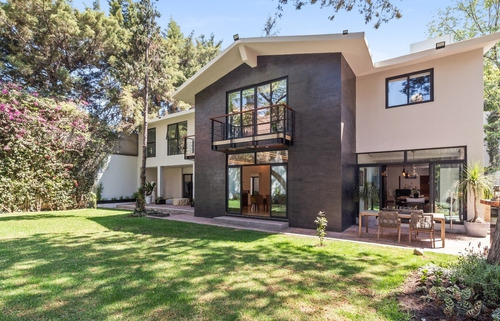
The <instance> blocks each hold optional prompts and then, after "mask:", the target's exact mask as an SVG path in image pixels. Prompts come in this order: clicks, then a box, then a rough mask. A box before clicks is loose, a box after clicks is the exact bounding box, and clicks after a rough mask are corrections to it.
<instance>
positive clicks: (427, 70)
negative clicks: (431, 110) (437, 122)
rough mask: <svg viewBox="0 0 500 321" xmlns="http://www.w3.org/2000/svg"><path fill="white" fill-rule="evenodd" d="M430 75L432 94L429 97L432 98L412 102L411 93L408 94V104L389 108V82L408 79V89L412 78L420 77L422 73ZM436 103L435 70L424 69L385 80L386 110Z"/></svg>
mask: <svg viewBox="0 0 500 321" xmlns="http://www.w3.org/2000/svg"><path fill="white" fill-rule="evenodd" d="M426 72H428V73H429V82H430V93H429V96H430V98H429V99H428V100H424V101H418V102H410V97H411V95H410V92H408V93H407V94H406V104H400V105H394V106H389V82H390V81H391V80H394V79H398V78H406V84H407V85H406V86H407V87H408V84H409V80H410V77H411V76H413V75H418V74H422V73H426ZM433 101H434V68H429V69H423V70H419V71H415V72H410V73H406V74H401V75H397V76H393V77H389V78H386V79H385V108H386V109H390V108H395V107H403V106H411V105H418V104H424V103H429V102H433Z"/></svg>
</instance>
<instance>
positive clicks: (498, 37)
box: [359, 32, 500, 76]
mask: <svg viewBox="0 0 500 321" xmlns="http://www.w3.org/2000/svg"><path fill="white" fill-rule="evenodd" d="M499 41H500V32H496V33H492V34H490V35H487V36H482V37H478V38H473V39H469V40H464V41H460V42H455V43H452V44H446V46H445V48H442V49H435V48H433V49H428V50H424V51H420V52H416V53H412V54H409V55H405V56H400V57H396V58H393V59H389V60H384V61H380V62H376V63H375V64H374V65H375V70H374V71H375V72H379V71H383V70H388V69H393V68H399V67H403V66H407V65H412V64H416V63H421V62H426V61H430V60H435V59H440V58H444V57H447V56H453V55H457V54H461V53H465V52H469V51H474V50H479V49H481V50H482V52H483V55H484V54H485V53H486V52H488V50H490V49H491V48H492V47H493V46H495V45H496V44H497V43H498V42H499ZM369 73H371V72H369ZM369 73H367V74H369ZM361 75H363V74H360V75H359V76H361Z"/></svg>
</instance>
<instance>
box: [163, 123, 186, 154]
mask: <svg viewBox="0 0 500 321" xmlns="http://www.w3.org/2000/svg"><path fill="white" fill-rule="evenodd" d="M184 136H187V121H183V122H180V123H176V124H170V125H168V128H167V143H168V147H167V148H168V155H179V154H183V153H184Z"/></svg>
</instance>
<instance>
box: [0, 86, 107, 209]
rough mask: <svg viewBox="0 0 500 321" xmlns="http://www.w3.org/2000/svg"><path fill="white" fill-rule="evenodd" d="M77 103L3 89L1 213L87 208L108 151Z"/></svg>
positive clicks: (102, 132)
mask: <svg viewBox="0 0 500 321" xmlns="http://www.w3.org/2000/svg"><path fill="white" fill-rule="evenodd" d="M110 135H112V133H110V132H109V131H108V130H107V127H106V126H104V125H102V124H100V123H99V122H97V121H96V120H94V119H93V118H91V117H89V116H88V114H87V113H86V112H84V111H82V110H81V109H80V108H79V107H78V106H77V104H76V103H74V102H71V101H59V100H57V99H54V98H42V97H39V96H38V94H37V93H36V92H31V93H30V92H28V91H26V90H23V89H22V88H21V87H19V86H18V85H16V84H10V83H8V84H6V83H3V84H1V85H0V160H1V163H0V212H2V211H7V212H12V211H40V210H42V209H45V208H47V209H66V208H77V207H84V206H86V204H87V201H88V199H89V193H90V192H91V189H92V186H93V185H94V181H95V177H96V175H97V172H98V171H99V169H100V168H101V165H102V162H103V160H104V158H105V157H106V156H107V155H108V153H109V151H110V148H111V147H110V146H109V144H107V143H106V139H108V138H109V136H110Z"/></svg>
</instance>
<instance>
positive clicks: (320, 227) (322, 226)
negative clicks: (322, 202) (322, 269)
mask: <svg viewBox="0 0 500 321" xmlns="http://www.w3.org/2000/svg"><path fill="white" fill-rule="evenodd" d="M314 223H316V226H317V228H316V231H317V235H318V237H319V246H323V240H324V239H325V236H326V225H327V224H328V220H327V219H326V216H325V212H323V211H319V212H318V217H317V218H316V220H315V221H314Z"/></svg>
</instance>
